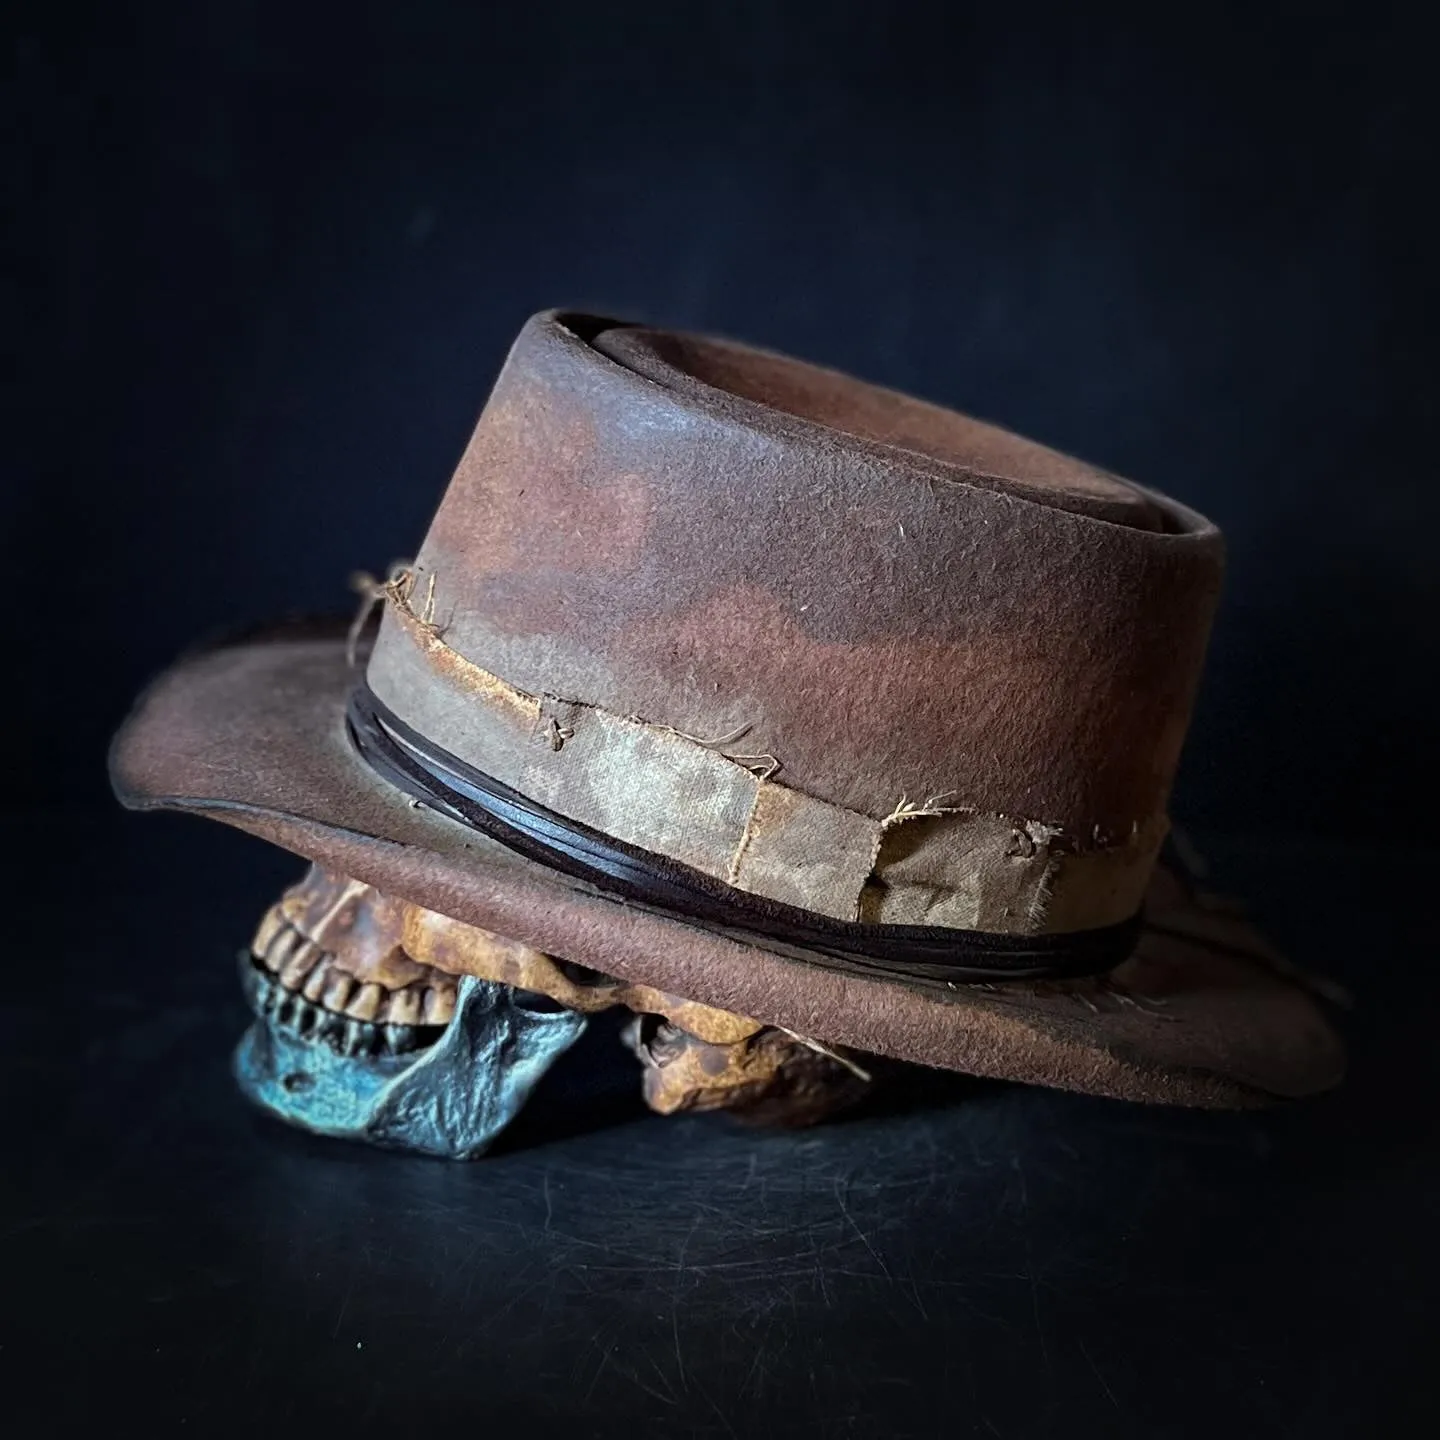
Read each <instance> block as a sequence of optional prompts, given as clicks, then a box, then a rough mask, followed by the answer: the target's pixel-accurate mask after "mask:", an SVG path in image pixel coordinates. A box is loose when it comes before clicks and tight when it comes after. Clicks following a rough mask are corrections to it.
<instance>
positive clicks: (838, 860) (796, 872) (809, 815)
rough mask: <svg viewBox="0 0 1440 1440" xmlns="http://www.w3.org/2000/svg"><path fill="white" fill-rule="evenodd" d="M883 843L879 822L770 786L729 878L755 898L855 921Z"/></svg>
mask: <svg viewBox="0 0 1440 1440" xmlns="http://www.w3.org/2000/svg"><path fill="white" fill-rule="evenodd" d="M879 844H880V822H879V821H877V820H872V819H871V818H870V817H869V816H868V815H858V814H856V813H855V812H854V811H853V810H842V809H841V808H840V807H839V806H838V805H827V804H826V803H825V801H823V800H816V799H814V798H813V797H811V796H809V795H802V794H801V793H800V792H799V791H798V790H791V789H789V788H788V787H786V786H784V785H778V784H776V783H775V782H774V781H771V780H767V781H765V782H764V783H763V784H761V786H760V788H759V791H758V792H757V793H756V796H755V805H754V808H753V809H752V811H751V814H750V823H749V826H748V828H747V830H746V832H745V835H744V837H743V839H742V840H741V843H740V845H739V847H738V848H737V850H736V852H735V858H734V864H733V865H732V867H731V870H730V874H729V877H728V878H729V880H730V883H731V884H732V885H734V886H736V888H737V889H740V890H746V891H749V892H750V894H752V895H764V896H765V897H766V898H767V899H770V900H781V901H784V903H785V904H787V905H798V906H800V908H801V909H803V910H813V911H815V912H816V913H817V914H820V915H830V916H832V917H833V918H835V919H836V920H854V919H855V918H856V915H857V911H858V908H859V903H860V891H861V889H862V888H863V886H864V884H865V880H866V878H867V877H868V875H869V874H870V870H871V868H872V866H873V865H874V863H875V851H876V848H877V847H878V846H879Z"/></svg>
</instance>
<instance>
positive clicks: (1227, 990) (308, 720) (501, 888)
mask: <svg viewBox="0 0 1440 1440" xmlns="http://www.w3.org/2000/svg"><path fill="white" fill-rule="evenodd" d="M354 674H355V672H354V671H353V670H351V669H350V668H349V666H348V664H347V661H346V657H345V645H344V642H343V639H342V638H340V637H338V636H337V637H335V638H331V639H324V638H314V637H308V636H305V635H303V634H301V635H298V636H295V637H291V638H286V637H279V638H274V639H268V640H266V639H258V640H254V641H250V642H247V643H243V644H240V645H236V646H231V647H229V648H225V649H221V650H217V651H213V652H211V653H209V654H205V655H201V656H198V657H195V658H192V659H190V660H187V661H184V662H182V663H181V664H180V665H179V666H177V667H176V668H175V669H174V670H172V671H171V672H169V673H168V674H167V675H166V676H165V677H163V678H162V679H161V680H160V681H159V682H158V683H157V684H156V685H155V686H154V687H152V689H151V690H150V692H149V693H148V694H147V695H146V696H145V697H144V698H143V699H142V700H141V702H140V704H139V705H138V707H137V709H136V711H135V713H134V714H133V715H132V716H131V718H130V720H129V722H128V723H127V725H126V726H125V728H124V729H123V731H122V732H121V734H120V736H119V737H117V740H116V744H115V746H114V749H113V751H112V756H111V767H112V778H113V781H114V784H115V788H116V791H117V793H118V794H119V796H120V798H121V799H122V800H123V801H124V802H125V803H126V804H128V805H131V806H133V807H135V808H140V809H160V808H172V809H180V810H187V811H192V812H195V813H199V814H206V815H210V816H212V817H213V818H216V819H220V820H224V821H226V822H227V823H230V824H233V825H237V826H239V827H241V828H242V829H245V830H248V831H251V832H252V833H254V834H257V835H260V836H262V837H263V838H265V839H267V840H270V841H272V842H274V843H276V844H279V845H283V846H285V847H286V848H289V849H291V850H294V851H295V852H297V853H298V854H301V855H304V856H307V857H308V858H310V859H312V860H314V861H317V862H318V863H320V864H322V865H324V866H326V867H327V868H329V869H331V870H333V871H337V872H339V873H342V874H346V875H352V876H355V877H357V878H358V879H361V880H364V881H365V882H367V883H369V884H372V885H374V886H376V887H377V888H378V889H380V890H382V891H385V892H387V893H393V894H395V895H398V896H402V897H404V898H405V899H408V900H412V901H414V902H415V903H417V904H420V905H424V906H425V907H427V908H429V909H432V910H438V911H440V912H442V913H444V914H447V915H453V916H454V917H456V918H457V919H460V920H463V921H465V922H467V923H469V924H472V925H478V926H481V927H482V928H485V929H489V930H494V931H497V932H498V933H500V934H503V935H508V936H513V937H514V938H515V939H517V940H520V941H522V942H523V943H526V944H530V945H534V946H535V947H536V948H538V949H542V950H545V951H547V952H549V953H552V954H557V955H560V956H563V957H565V958H567V959H571V960H575V961H578V962H580V963H582V964H586V965H589V966H592V967H593V968H595V969H597V970H602V971H604V972H606V973H608V974H614V975H619V976H621V977H624V978H626V979H629V980H633V981H636V982H638V983H643V984H648V985H654V986H656V987H657V988H662V989H665V990H667V991H670V992H671V993H675V994H681V995H684V996H686V997H688V998H691V999H694V1000H697V1001H700V1002H702V1003H704V1004H708V1005H714V1006H717V1007H719V1008H721V1009H725V1010H732V1011H736V1012H738V1013H741V1014H745V1015H749V1016H752V1017H753V1018H755V1019H757V1020H760V1021H763V1022H764V1023H766V1024H772V1025H780V1026H784V1027H785V1028H787V1029H791V1030H795V1031H797V1032H798V1033H800V1034H804V1035H808V1036H811V1037H812V1038H815V1039H818V1040H821V1041H823V1042H826V1043H831V1044H841V1045H848V1046H852V1047H854V1048H856V1049H860V1050H867V1051H873V1052H876V1053H880V1054H886V1055H891V1056H894V1057H896V1058H899V1059H905V1060H912V1061H917V1062H920V1063H922V1064H930V1065H936V1066H944V1067H946V1068H951V1069H957V1070H962V1071H967V1072H970V1073H973V1074H976V1075H986V1076H995V1077H1000V1078H1009V1079H1016V1080H1022V1081H1029V1082H1032V1083H1036V1084H1043V1085H1051V1086H1056V1087H1060V1088H1066V1089H1074V1090H1085V1091H1090V1092H1092V1093H1097V1094H1102V1095H1112V1096H1117V1097H1121V1098H1127V1099H1141V1100H1157V1101H1169V1102H1174V1103H1183V1104H1193V1105H1210V1106H1216V1105H1237V1104H1238V1105H1243V1104H1247V1103H1257V1102H1259V1101H1261V1100H1264V1099H1266V1098H1273V1097H1277V1096H1284V1097H1289V1096H1299V1095H1304V1094H1308V1093H1311V1092H1313V1091H1316V1090H1321V1089H1324V1088H1326V1087H1328V1086H1330V1085H1333V1084H1334V1083H1336V1082H1337V1081H1338V1079H1339V1078H1340V1075H1341V1073H1342V1071H1343V1064H1344V1061H1343V1052H1342V1049H1341V1046H1340V1042H1339V1040H1338V1038H1337V1037H1336V1035H1335V1033H1334V1031H1333V1029H1332V1028H1331V1027H1330V1025H1329V1023H1328V1022H1327V1020H1326V1018H1325V1016H1324V1014H1323V1013H1322V1010H1321V1008H1320V1006H1319V1005H1318V1004H1317V1002H1316V1001H1315V999H1314V998H1313V997H1312V996H1311V994H1310V993H1309V992H1308V991H1307V990H1306V988H1305V987H1304V986H1303V984H1301V983H1299V982H1298V981H1296V980H1294V979H1292V978H1287V977H1286V976H1285V975H1283V974H1281V973H1280V972H1279V971H1277V970H1276V969H1275V968H1273V966H1272V965H1271V964H1270V963H1269V962H1268V961H1267V960H1266V958H1265V956H1264V953H1263V947H1262V946H1260V945H1259V943H1258V941H1257V940H1255V938H1254V937H1253V932H1250V931H1249V929H1248V927H1245V926H1243V925H1238V924H1236V922H1233V921H1229V920H1227V919H1226V918H1225V917H1224V916H1217V915H1210V914H1208V913H1206V912H1204V911H1202V910H1200V909H1198V908H1197V907H1195V906H1194V905H1193V904H1191V903H1190V902H1189V901H1188V900H1187V899H1186V897H1185V896H1184V895H1183V894H1182V893H1180V892H1179V891H1178V890H1177V889H1176V888H1175V887H1173V886H1172V887H1169V888H1168V890H1160V891H1159V892H1158V893H1156V892H1152V893H1153V894H1154V898H1155V900H1156V901H1157V902H1158V903H1157V904H1156V906H1155V907H1154V909H1155V914H1156V918H1157V920H1165V921H1166V922H1167V924H1166V929H1167V930H1173V929H1184V928H1191V929H1196V930H1207V929H1208V931H1209V933H1210V937H1211V938H1210V940H1209V941H1207V942H1198V941H1185V940H1182V939H1177V938H1175V937H1174V936H1173V935H1170V934H1162V933H1160V931H1159V930H1158V928H1157V929H1155V930H1152V931H1151V932H1150V933H1148V934H1147V935H1146V937H1145V939H1144V940H1143V941H1142V943H1141V946H1140V949H1139V952H1138V953H1137V955H1136V957H1135V958H1134V959H1132V960H1131V961H1130V962H1127V964H1126V965H1125V966H1122V967H1121V969H1120V971H1119V972H1117V973H1116V975H1115V976H1114V982H1113V986H1110V985H1100V984H1076V985H1069V986H1048V987H1047V986H1007V987H1003V988H998V987H997V988H993V989H986V990H980V989H976V988H973V987H969V988H966V987H962V988H960V989H958V990H957V991H955V992H954V993H953V994H950V995H940V994H933V993H926V992H920V991H916V990H912V989H909V988H906V987H904V986H901V985H897V984H894V983H890V982H882V981H875V980H869V979H864V978H861V977H857V976H853V975H840V974H836V973H833V972H829V971H826V970H823V969H820V968H817V967H815V966H811V965H808V964H805V963H803V962H801V961H797V960H795V959H793V958H787V957H785V956H781V955H776V954H772V953H769V952H768V951H766V950H764V949H762V948H759V947H757V946H749V945H743V944H740V943H738V942H736V941H734V940H731V939H727V938H724V937H720V936H717V935H713V934H710V933H708V932H706V931H702V930H699V929H697V928H695V927H692V926H687V925H684V924H682V923H680V922H678V921H675V920H671V919H667V918H663V917H660V916H656V915H654V914H651V913H648V912H645V911H642V910H639V909H636V908H634V907H631V906H627V905H623V904H619V903H617V902H615V901H613V900H610V899H607V898H605V897H603V896H600V895H597V894H594V893H591V892H588V891H584V890H582V889H577V888H573V887H571V886H569V885H567V884H566V883H565V882H564V881H562V880H561V879H560V878H559V877H557V876H556V875H555V874H554V872H551V871H548V870H546V869H544V868H543V867H540V866H537V865H534V864H531V863H529V862H527V861H524V860H521V859H519V858H518V857H516V856H515V855H513V854H512V853H511V852H509V851H507V850H505V849H504V848H503V847H500V846H497V845H494V844H492V843H491V842H488V841H486V840H485V839H484V838H483V837H481V836H479V835H476V834H475V833H474V832H472V831H470V830H468V829H466V828H465V827H463V826H460V825H458V824H456V823H454V822H452V821H449V820H447V819H445V818H443V817H441V816H438V815H436V814H434V813H432V812H428V811H425V810H422V809H416V808H415V807H414V806H412V805H411V803H410V802H409V800H408V799H407V798H406V797H404V796H403V795H401V794H400V793H399V792H397V791H395V790H393V789H391V788H390V787H388V786H386V785H385V784H384V783H383V782H382V781H381V780H379V779H378V778H377V777H376V776H375V775H374V774H373V773H372V772H371V771H369V770H368V769H367V768H366V767H365V766H364V765H363V763H362V762H361V761H360V760H359V759H358V757H357V756H356V755H355V753H354V751H353V749H352V748H351V746H350V744H349V741H348V739H347V738H346V736H345V734H344V729H343V716H344V707H345V701H346V698H347V696H348V693H349V690H350V688H351V686H352V684H353V683H354ZM1162 879H1163V877H1162Z"/></svg>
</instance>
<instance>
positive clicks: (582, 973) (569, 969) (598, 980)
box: [551, 956, 613, 988]
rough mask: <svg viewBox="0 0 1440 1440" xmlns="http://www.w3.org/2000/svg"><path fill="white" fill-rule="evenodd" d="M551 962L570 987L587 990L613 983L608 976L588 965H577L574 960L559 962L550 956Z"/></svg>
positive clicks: (555, 957)
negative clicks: (582, 987) (575, 986)
mask: <svg viewBox="0 0 1440 1440" xmlns="http://www.w3.org/2000/svg"><path fill="white" fill-rule="evenodd" d="M551 960H552V963H553V964H554V966H555V968H556V969H557V970H558V971H559V972H560V973H561V974H562V975H563V976H564V977H565V978H566V979H567V980H568V981H569V982H570V983H571V984H572V985H580V986H584V987H586V988H589V987H593V986H596V985H608V984H612V983H613V982H612V981H611V979H610V977H609V976H608V975H606V974H604V973H603V972H601V971H599V970H592V969H591V968H590V967H589V966H588V965H580V964H577V963H576V962H575V961H574V960H561V959H560V958H559V957H558V956H552V957H551Z"/></svg>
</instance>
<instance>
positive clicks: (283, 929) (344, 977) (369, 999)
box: [252, 906, 456, 1025]
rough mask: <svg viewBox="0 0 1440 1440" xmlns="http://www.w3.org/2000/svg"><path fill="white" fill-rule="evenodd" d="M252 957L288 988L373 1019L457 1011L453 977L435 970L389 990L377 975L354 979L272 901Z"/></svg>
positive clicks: (404, 1019) (446, 1018) (409, 1020)
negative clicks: (417, 979)
mask: <svg viewBox="0 0 1440 1440" xmlns="http://www.w3.org/2000/svg"><path fill="white" fill-rule="evenodd" d="M252 948H253V950H254V952H255V955H256V958H257V959H258V960H259V961H260V963H261V964H262V965H264V967H265V968H266V969H267V970H269V971H270V972H271V973H272V974H273V975H275V976H276V977H277V978H278V979H279V981H280V984H281V985H283V986H284V987H285V989H287V990H292V991H296V992H298V993H299V994H302V995H304V997H305V998H306V999H307V1000H309V1001H311V1002H312V1003H314V1004H316V1005H323V1006H324V1007H325V1008H326V1009H327V1010H332V1011H334V1012H335V1013H336V1014H337V1015H348V1016H350V1017H351V1019H354V1020H365V1021H368V1022H370V1023H371V1024H376V1023H379V1024H390V1025H448V1024H449V1023H450V1019H451V1017H452V1016H453V1015H454V1014H455V995H456V983H455V981H454V980H453V979H451V978H450V977H449V976H447V975H441V974H440V972H438V971H435V972H433V974H432V977H431V978H430V980H429V981H428V982H422V981H416V982H414V983H413V984H410V985H407V986H405V987H404V988H403V989H400V990H390V989H387V988H386V987H385V986H384V985H381V984H379V983H378V982H376V981H373V980H368V981H361V980H357V979H356V977H355V976H354V975H351V974H349V973H348V972H346V971H345V970H342V969H341V968H340V967H339V966H338V965H337V964H336V963H335V956H334V955H333V954H332V953H331V952H330V951H328V950H322V949H321V948H320V947H319V946H318V945H317V944H316V943H315V942H314V941H313V940H309V939H307V938H306V937H305V936H304V935H302V934H301V933H300V931H299V930H297V929H296V928H295V927H294V925H292V924H291V923H290V921H289V920H288V919H287V918H286V917H285V916H284V915H283V914H282V913H280V909H279V907H278V906H274V907H272V908H271V909H270V911H269V912H268V913H267V914H266V916H265V919H264V921H262V923H261V925H260V930H259V933H258V934H257V935H256V936H255V941H254V944H253V947H252Z"/></svg>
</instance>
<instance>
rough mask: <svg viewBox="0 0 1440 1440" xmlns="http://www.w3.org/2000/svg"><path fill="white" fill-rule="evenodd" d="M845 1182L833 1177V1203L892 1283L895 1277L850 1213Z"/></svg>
mask: <svg viewBox="0 0 1440 1440" xmlns="http://www.w3.org/2000/svg"><path fill="white" fill-rule="evenodd" d="M844 1187H845V1182H844V1181H843V1180H842V1179H841V1178H840V1177H839V1176H838V1175H837V1176H836V1177H835V1203H836V1204H837V1205H839V1207H840V1213H841V1214H842V1215H843V1216H844V1217H845V1220H846V1223H847V1224H848V1225H849V1226H850V1228H851V1229H852V1230H853V1231H854V1232H855V1234H856V1235H857V1236H858V1237H859V1239H860V1243H861V1244H862V1245H863V1246H864V1247H865V1248H866V1249H867V1250H868V1251H869V1252H870V1258H871V1259H872V1260H874V1262H875V1263H876V1264H877V1265H878V1266H879V1267H880V1270H881V1273H882V1274H883V1275H884V1276H885V1278H886V1279H887V1280H888V1281H889V1282H890V1283H891V1284H892V1285H893V1284H894V1283H895V1277H894V1276H893V1275H892V1274H891V1273H890V1267H889V1266H888V1265H887V1264H886V1263H885V1261H884V1259H883V1258H882V1257H881V1255H880V1252H879V1251H878V1250H877V1249H876V1248H875V1247H874V1246H873V1245H872V1244H871V1243H870V1237H869V1236H868V1235H867V1234H866V1233H865V1232H864V1231H863V1230H862V1229H861V1228H860V1226H859V1224H858V1223H857V1222H856V1220H855V1217H854V1216H853V1215H852V1214H851V1213H850V1206H849V1205H848V1204H847V1203H846V1200H845V1188H844Z"/></svg>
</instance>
